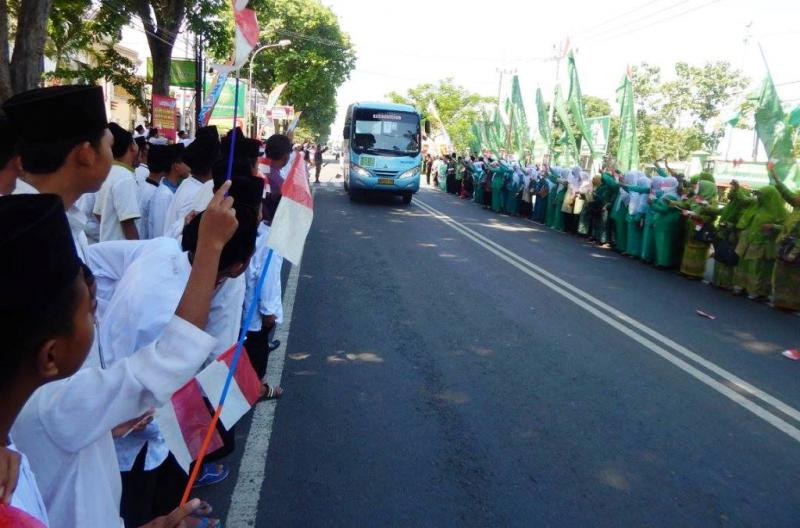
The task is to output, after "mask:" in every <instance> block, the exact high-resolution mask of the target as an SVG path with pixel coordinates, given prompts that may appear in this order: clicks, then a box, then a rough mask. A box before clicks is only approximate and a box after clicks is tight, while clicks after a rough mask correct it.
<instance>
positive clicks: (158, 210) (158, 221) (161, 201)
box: [147, 180, 175, 238]
mask: <svg viewBox="0 0 800 528" xmlns="http://www.w3.org/2000/svg"><path fill="white" fill-rule="evenodd" d="M174 198H175V193H174V192H172V189H170V188H169V186H168V185H166V184H165V183H164V180H161V184H160V185H159V186H158V187H157V188H156V190H155V192H154V193H153V197H152V198H151V199H150V208H149V210H148V211H147V235H148V237H149V238H156V237H160V236H164V227H165V226H166V224H165V221H166V219H167V210H168V209H169V206H170V204H171V203H172V200H173V199H174Z"/></svg>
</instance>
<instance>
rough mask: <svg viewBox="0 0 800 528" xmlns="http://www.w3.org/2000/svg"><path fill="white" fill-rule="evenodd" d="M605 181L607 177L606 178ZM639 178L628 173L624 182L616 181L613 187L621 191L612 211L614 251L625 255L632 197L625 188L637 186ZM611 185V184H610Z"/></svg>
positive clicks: (634, 174) (631, 172) (633, 172)
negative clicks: (629, 207)
mask: <svg viewBox="0 0 800 528" xmlns="http://www.w3.org/2000/svg"><path fill="white" fill-rule="evenodd" d="M604 179H605V177H604ZM637 180H638V176H637V174H636V172H635V171H628V172H627V173H625V175H624V176H623V177H622V182H621V183H620V182H617V181H616V180H614V183H613V185H616V187H617V188H618V189H619V193H618V194H617V199H616V200H615V202H614V206H613V207H612V209H611V220H612V221H613V223H614V250H615V251H618V252H620V253H625V252H626V251H627V250H628V223H627V217H628V206H629V204H630V200H631V195H630V193H629V192H628V191H626V190H625V187H628V186H633V185H636V181H637ZM608 183H609V184H611V182H608Z"/></svg>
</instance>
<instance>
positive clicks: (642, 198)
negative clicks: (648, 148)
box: [631, 172, 651, 214]
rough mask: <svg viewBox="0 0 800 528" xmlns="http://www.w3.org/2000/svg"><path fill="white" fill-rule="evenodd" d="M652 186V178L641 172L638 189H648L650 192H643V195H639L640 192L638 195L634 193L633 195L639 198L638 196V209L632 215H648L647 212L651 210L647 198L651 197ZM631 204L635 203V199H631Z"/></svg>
mask: <svg viewBox="0 0 800 528" xmlns="http://www.w3.org/2000/svg"><path fill="white" fill-rule="evenodd" d="M650 185H651V183H650V178H648V177H647V176H645V175H644V173H641V172H640V173H639V178H638V180H637V181H636V186H637V187H647V189H648V190H647V192H643V193H638V192H637V193H633V194H635V195H637V196H636V199H635V204H636V207H635V209H634V210H633V213H632V214H637V213H638V214H642V213H646V212H647V209H648V208H649V204H648V203H647V197H648V196H649V195H650ZM631 203H632V204H633V203H634V199H633V198H631Z"/></svg>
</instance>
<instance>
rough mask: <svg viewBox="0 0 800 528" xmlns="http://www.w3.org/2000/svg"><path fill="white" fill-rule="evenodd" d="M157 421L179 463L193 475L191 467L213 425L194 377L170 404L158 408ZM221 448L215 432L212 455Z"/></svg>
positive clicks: (212, 439)
mask: <svg viewBox="0 0 800 528" xmlns="http://www.w3.org/2000/svg"><path fill="white" fill-rule="evenodd" d="M153 418H154V419H155V421H156V423H157V424H158V428H159V429H160V431H161V434H162V435H163V436H164V440H165V441H166V442H167V447H168V448H169V450H170V451H171V452H172V454H173V455H175V459H176V460H177V461H178V464H180V466H181V467H182V468H183V470H184V471H185V472H186V473H189V465H190V464H191V463H192V461H194V460H196V459H197V455H198V453H199V452H200V445H201V444H202V443H203V438H204V437H205V434H206V431H207V430H208V426H209V425H210V424H211V412H210V411H209V410H208V407H207V406H206V403H205V400H204V399H203V392H202V390H201V389H200V384H199V383H197V380H196V379H194V378H192V379H191V380H189V382H188V383H187V384H186V385H184V386H183V387H181V388H180V389H178V390H177V391H175V394H173V395H172V398H170V401H169V402H167V404H166V405H164V406H162V407H159V408H158V409H156V412H155V414H154V416H153ZM220 447H222V438H221V437H220V436H219V433H217V432H216V431H214V436H213V437H212V438H211V442H210V443H209V445H208V452H211V451H215V450H217V449H219V448H220Z"/></svg>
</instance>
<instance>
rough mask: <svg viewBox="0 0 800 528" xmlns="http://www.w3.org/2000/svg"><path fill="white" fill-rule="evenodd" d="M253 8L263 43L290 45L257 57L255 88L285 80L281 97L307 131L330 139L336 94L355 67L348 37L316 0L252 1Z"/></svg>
mask: <svg viewBox="0 0 800 528" xmlns="http://www.w3.org/2000/svg"><path fill="white" fill-rule="evenodd" d="M249 6H250V7H252V8H253V9H255V11H256V14H257V16H258V20H259V25H260V26H261V35H260V40H261V42H263V43H265V44H266V43H272V42H277V41H279V40H281V39H290V40H291V41H292V45H291V46H290V47H288V48H275V49H271V50H266V51H264V52H262V53H259V54H258V55H257V56H256V59H255V61H254V63H253V84H254V85H255V86H256V88H257V89H259V90H261V91H263V92H267V91H269V90H271V89H272V88H273V87H274V86H275V85H277V84H279V83H281V82H287V83H288V85H287V87H286V89H285V90H284V92H283V96H282V99H283V100H285V101H289V102H291V103H292V104H293V105H294V107H295V111H302V112H303V116H302V119H301V124H302V126H303V128H304V129H305V130H308V131H311V132H312V133H314V134H315V135H317V136H325V135H327V134H328V130H329V128H330V124H331V123H332V122H333V120H334V119H335V117H336V90H337V89H338V88H339V86H340V85H341V84H342V83H343V82H344V81H346V80H347V79H348V78H349V77H350V71H351V70H352V69H353V67H354V66H355V61H356V56H355V52H354V50H353V46H352V44H351V42H350V36H349V35H348V34H347V33H345V32H344V31H342V29H341V27H339V21H338V19H337V18H336V15H335V14H334V13H333V11H331V9H330V8H328V7H326V6H324V5H322V4H321V3H320V2H319V1H318V0H251V2H250V4H249Z"/></svg>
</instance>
